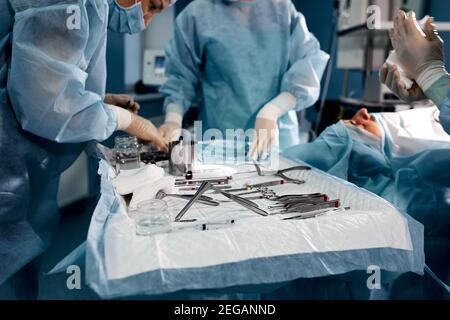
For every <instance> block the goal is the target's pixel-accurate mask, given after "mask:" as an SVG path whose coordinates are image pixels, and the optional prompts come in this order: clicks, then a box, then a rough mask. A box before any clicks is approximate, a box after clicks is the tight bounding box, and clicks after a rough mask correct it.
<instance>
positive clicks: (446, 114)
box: [425, 75, 450, 134]
mask: <svg viewBox="0 0 450 320" xmlns="http://www.w3.org/2000/svg"><path fill="white" fill-rule="evenodd" d="M425 95H426V96H427V97H428V98H430V99H431V100H432V101H433V102H434V103H435V104H436V105H437V107H438V108H439V110H440V111H441V115H440V120H441V124H442V126H443V127H444V130H445V131H446V132H447V133H448V134H450V75H445V76H443V77H441V78H440V79H439V80H438V81H436V82H435V83H434V84H433V85H432V86H431V87H430V88H429V89H428V90H427V91H426V92H425Z"/></svg>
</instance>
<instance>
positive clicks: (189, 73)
mask: <svg viewBox="0 0 450 320" xmlns="http://www.w3.org/2000/svg"><path fill="white" fill-rule="evenodd" d="M192 21H193V17H191V16H189V15H188V14H186V12H184V13H182V14H181V15H180V16H179V17H178V19H177V21H176V24H175V30H174V33H173V35H172V38H171V40H170V42H169V45H168V47H167V49H166V76H167V81H166V83H165V84H164V85H163V86H162V87H161V90H160V91H161V93H162V94H164V95H165V96H166V100H165V103H164V110H166V108H167V105H168V104H170V103H175V104H177V105H179V106H181V107H182V108H183V112H186V111H187V110H188V109H189V108H190V106H191V104H192V102H193V101H194V99H195V97H196V89H197V86H198V84H199V79H200V65H201V54H200V49H199V44H198V38H197V36H196V32H195V24H194V23H193V22H192Z"/></svg>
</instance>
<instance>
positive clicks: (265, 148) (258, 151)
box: [248, 117, 279, 160]
mask: <svg viewBox="0 0 450 320" xmlns="http://www.w3.org/2000/svg"><path fill="white" fill-rule="evenodd" d="M272 145H274V146H278V145H279V129H278V123H277V121H276V120H274V119H266V118H262V117H257V118H256V125H255V133H254V136H253V143H252V145H251V147H250V151H249V153H248V156H249V157H250V158H252V159H254V160H258V157H260V158H261V159H262V160H265V159H267V157H268V156H269V152H270V148H271V147H272Z"/></svg>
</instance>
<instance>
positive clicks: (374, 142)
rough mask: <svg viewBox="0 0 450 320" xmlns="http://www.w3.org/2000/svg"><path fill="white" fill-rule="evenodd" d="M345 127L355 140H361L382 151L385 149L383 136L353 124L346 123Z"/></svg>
mask: <svg viewBox="0 0 450 320" xmlns="http://www.w3.org/2000/svg"><path fill="white" fill-rule="evenodd" d="M345 127H346V128H347V130H348V133H349V134H350V137H351V138H352V140H353V141H358V142H361V143H363V144H365V145H367V146H369V147H371V148H373V149H375V150H378V151H380V152H382V151H383V141H384V139H383V138H379V137H377V136H376V135H374V134H372V133H370V132H369V131H367V130H364V129H363V128H360V127H358V126H355V125H352V124H345Z"/></svg>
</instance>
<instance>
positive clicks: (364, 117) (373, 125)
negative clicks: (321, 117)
mask: <svg viewBox="0 0 450 320" xmlns="http://www.w3.org/2000/svg"><path fill="white" fill-rule="evenodd" d="M344 123H345V124H347V125H354V126H357V127H359V128H361V129H364V130H366V131H368V132H370V133H371V134H373V135H375V136H377V137H378V138H380V139H381V138H382V137H383V133H382V131H381V127H380V125H379V124H378V123H377V122H376V120H375V117H374V116H371V115H370V114H369V111H367V109H366V108H363V109H361V110H359V111H358V112H357V113H356V114H355V116H354V117H353V118H352V119H351V120H344Z"/></svg>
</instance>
